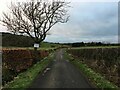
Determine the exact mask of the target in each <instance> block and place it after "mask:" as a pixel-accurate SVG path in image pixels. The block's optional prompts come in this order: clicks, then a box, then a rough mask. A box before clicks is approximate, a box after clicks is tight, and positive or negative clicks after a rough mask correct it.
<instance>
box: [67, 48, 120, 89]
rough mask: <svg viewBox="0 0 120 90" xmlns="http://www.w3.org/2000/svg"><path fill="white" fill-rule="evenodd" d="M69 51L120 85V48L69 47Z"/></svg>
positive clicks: (75, 57)
mask: <svg viewBox="0 0 120 90" xmlns="http://www.w3.org/2000/svg"><path fill="white" fill-rule="evenodd" d="M67 52H68V53H69V54H71V55H72V56H73V57H74V60H76V59H77V60H80V61H82V62H83V63H85V64H87V65H88V66H89V67H90V68H92V69H93V70H94V71H96V72H98V73H100V74H102V75H103V76H104V77H105V78H106V79H108V80H109V81H110V82H112V83H114V84H116V85H117V86H119V87H120V48H118V47H116V48H115V47H114V48H77V49H75V48H74V49H72V48H69V49H68V50H67Z"/></svg>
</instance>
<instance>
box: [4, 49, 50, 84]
mask: <svg viewBox="0 0 120 90" xmlns="http://www.w3.org/2000/svg"><path fill="white" fill-rule="evenodd" d="M51 51H52V50H39V51H38V53H37V55H38V58H39V60H41V59H43V58H44V57H46V56H48V55H49V53H50V52H51ZM34 56H35V55H34V50H25V49H13V50H10V49H3V50H2V84H3V85H4V84H5V83H7V82H9V81H11V80H12V79H14V77H15V76H17V75H18V74H19V73H21V72H23V71H25V70H27V69H28V68H29V67H31V66H32V65H33V64H35V63H36V60H35V57H34Z"/></svg>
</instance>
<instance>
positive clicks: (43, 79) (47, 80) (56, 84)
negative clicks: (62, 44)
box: [30, 50, 92, 88]
mask: <svg viewBox="0 0 120 90" xmlns="http://www.w3.org/2000/svg"><path fill="white" fill-rule="evenodd" d="M63 53H64V51H63V50H58V51H57V52H56V55H55V56H56V58H55V60H54V61H53V62H52V63H51V64H50V65H49V66H48V67H47V69H46V70H45V71H44V73H43V74H40V75H38V76H37V77H36V79H35V80H34V81H33V83H32V84H31V86H30V88H92V86H91V85H90V84H89V83H88V80H86V78H85V77H84V76H83V75H82V74H81V72H80V71H79V70H78V69H77V68H76V67H75V66H73V65H72V64H71V63H70V62H68V61H66V60H64V57H63Z"/></svg>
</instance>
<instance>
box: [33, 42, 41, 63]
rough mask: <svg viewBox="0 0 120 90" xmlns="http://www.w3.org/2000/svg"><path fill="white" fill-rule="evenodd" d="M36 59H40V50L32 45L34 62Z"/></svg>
mask: <svg viewBox="0 0 120 90" xmlns="http://www.w3.org/2000/svg"><path fill="white" fill-rule="evenodd" d="M39 46H40V44H39ZM38 61H40V52H39V51H38V48H37V47H34V63H37V62H38Z"/></svg>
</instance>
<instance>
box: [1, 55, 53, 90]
mask: <svg viewBox="0 0 120 90" xmlns="http://www.w3.org/2000/svg"><path fill="white" fill-rule="evenodd" d="M53 57H54V54H50V55H49V56H48V57H46V58H44V59H43V60H41V61H40V62H38V63H36V64H35V65H33V66H32V67H31V68H29V69H28V70H27V71H25V72H23V73H20V74H19V75H18V76H17V77H15V78H14V80H13V81H11V82H9V83H7V84H6V85H5V86H4V87H3V90H4V89H5V90H6V89H9V90H12V89H13V88H17V89H19V88H20V90H25V88H27V87H29V85H30V84H31V83H32V81H33V80H34V79H35V77H36V76H37V75H38V73H41V72H42V71H43V70H44V69H45V68H46V67H47V66H48V64H49V63H50V62H51V61H52V59H53Z"/></svg>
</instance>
